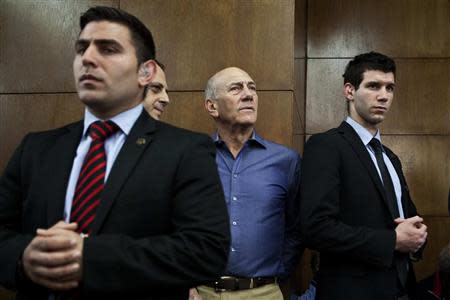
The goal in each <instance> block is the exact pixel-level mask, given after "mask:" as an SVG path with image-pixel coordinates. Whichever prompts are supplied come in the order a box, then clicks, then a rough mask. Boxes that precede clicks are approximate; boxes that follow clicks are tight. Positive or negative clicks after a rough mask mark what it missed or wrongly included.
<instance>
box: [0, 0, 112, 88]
mask: <svg viewBox="0 0 450 300" xmlns="http://www.w3.org/2000/svg"><path fill="white" fill-rule="evenodd" d="M117 3H118V1H113V0H110V1H99V0H96V1H93V0H92V1H88V0H81V1H58V0H49V1H14V0H2V1H1V2H0V41H2V44H1V47H0V70H1V72H0V93H30V92H47V93H48V92H73V91H75V87H74V80H73V73H72V62H73V57H74V42H75V39H76V37H77V36H78V33H79V31H80V30H79V25H78V22H79V17H80V15H81V13H82V12H84V11H85V10H86V9H87V8H88V7H90V6H92V5H97V4H98V5H116V6H117ZM56 16H60V17H56Z"/></svg>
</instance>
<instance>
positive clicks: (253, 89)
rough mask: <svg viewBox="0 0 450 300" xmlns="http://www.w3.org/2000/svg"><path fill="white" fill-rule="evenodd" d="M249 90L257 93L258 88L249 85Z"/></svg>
mask: <svg viewBox="0 0 450 300" xmlns="http://www.w3.org/2000/svg"><path fill="white" fill-rule="evenodd" d="M248 89H249V90H252V91H256V86H255V85H249V86H248Z"/></svg>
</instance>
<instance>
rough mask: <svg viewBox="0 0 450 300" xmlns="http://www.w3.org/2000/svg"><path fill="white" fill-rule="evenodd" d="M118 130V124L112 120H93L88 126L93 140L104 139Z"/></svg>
mask: <svg viewBox="0 0 450 300" xmlns="http://www.w3.org/2000/svg"><path fill="white" fill-rule="evenodd" d="M118 130H119V126H117V125H116V123H114V122H113V121H95V122H94V123H92V124H91V126H89V135H90V136H91V138H92V139H94V140H101V141H104V140H105V139H107V138H108V137H109V136H110V135H112V134H113V133H115V132H117V131H118Z"/></svg>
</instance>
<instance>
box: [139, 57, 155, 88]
mask: <svg viewBox="0 0 450 300" xmlns="http://www.w3.org/2000/svg"><path fill="white" fill-rule="evenodd" d="M155 73H156V63H155V61H154V60H152V59H150V60H147V61H146V62H143V63H142V64H141V65H140V66H139V74H138V75H139V77H138V81H139V85H140V86H141V87H144V86H146V85H148V84H149V83H150V82H152V80H153V77H155Z"/></svg>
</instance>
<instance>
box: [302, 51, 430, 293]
mask: <svg viewBox="0 0 450 300" xmlns="http://www.w3.org/2000/svg"><path fill="white" fill-rule="evenodd" d="M394 89H395V63H394V61H393V60H392V59H390V58H389V57H387V56H385V55H382V54H379V53H375V52H370V53H365V54H361V55H358V56H356V57H355V58H354V59H353V60H352V61H350V63H349V64H348V65H347V67H346V70H345V74H344V91H343V92H344V96H345V98H346V100H347V104H348V113H349V116H348V117H347V119H346V120H345V121H344V122H342V124H341V125H340V126H339V127H338V128H335V129H331V130H329V131H327V132H325V133H321V134H317V135H313V136H312V137H311V138H310V139H309V140H308V142H307V143H306V145H305V150H304V156H303V157H304V158H303V171H302V175H301V188H300V189H301V199H302V200H301V222H302V227H301V230H302V232H303V233H304V235H305V236H306V239H307V245H308V246H309V247H311V248H314V249H317V250H318V251H320V268H319V273H318V280H317V281H318V282H317V299H319V300H323V299H333V300H336V299H338V300H339V299H345V300H353V299H355V300H356V299H357V300H362V299H364V300H371V299H374V300H375V299H377V300H379V299H383V300H391V299H392V300H393V299H408V296H409V299H414V297H415V295H414V284H415V278H414V272H413V266H412V264H411V258H414V259H415V258H418V257H419V256H420V250H421V248H422V246H423V245H424V243H425V240H426V236H427V227H426V226H425V225H424V224H423V220H422V218H420V217H419V216H417V212H416V208H415V206H414V204H413V202H412V201H411V199H410V196H409V190H408V187H407V184H406V181H405V178H404V176H403V172H402V169H401V164H400V160H399V159H398V157H397V156H396V155H395V154H394V153H393V152H392V151H391V150H389V149H388V148H387V147H385V146H382V145H381V143H380V131H379V125H380V124H381V122H382V121H383V120H384V118H385V115H386V113H387V112H388V110H389V108H390V106H391V104H392V100H393V96H394Z"/></svg>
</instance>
